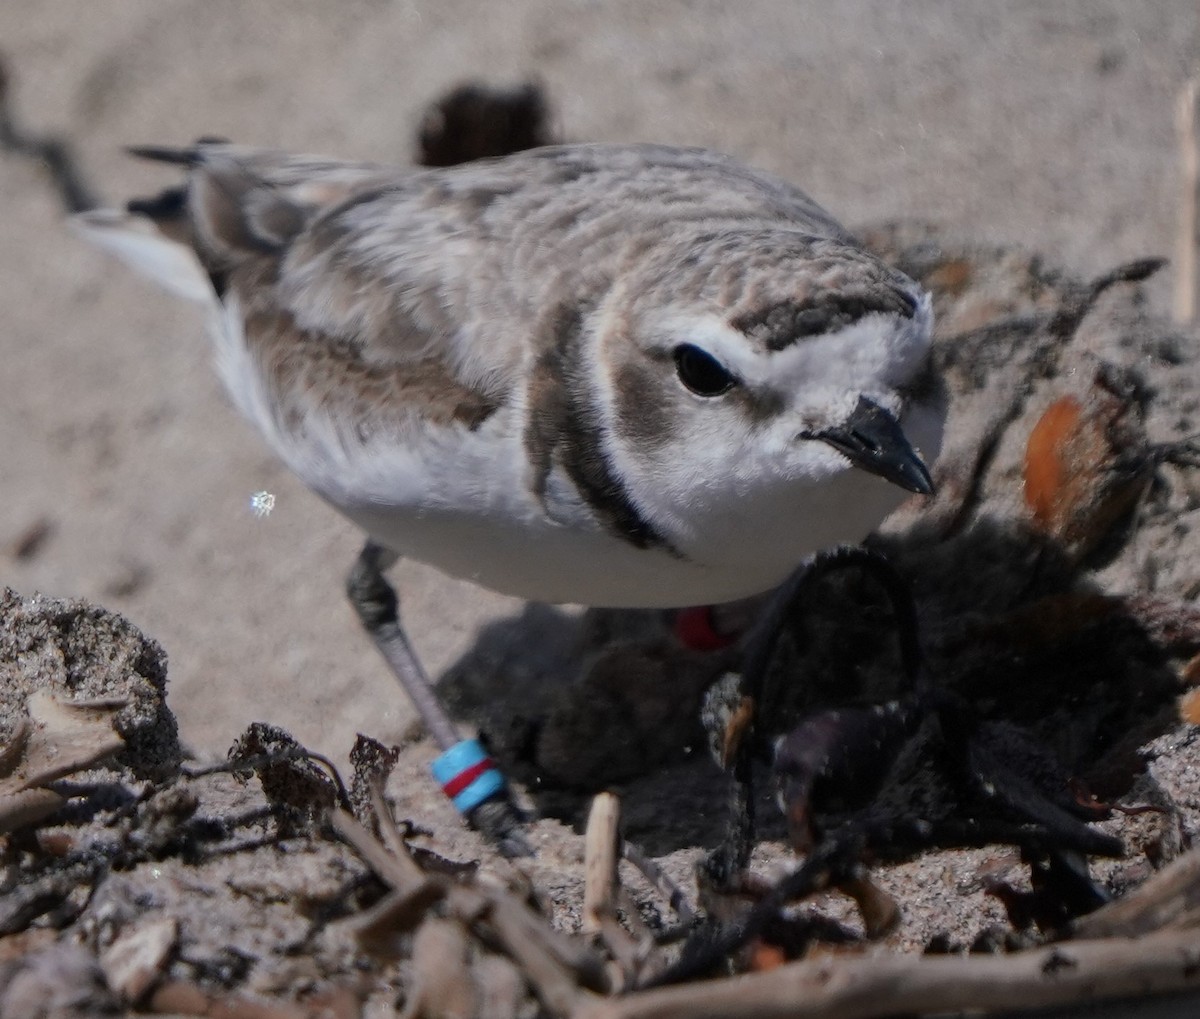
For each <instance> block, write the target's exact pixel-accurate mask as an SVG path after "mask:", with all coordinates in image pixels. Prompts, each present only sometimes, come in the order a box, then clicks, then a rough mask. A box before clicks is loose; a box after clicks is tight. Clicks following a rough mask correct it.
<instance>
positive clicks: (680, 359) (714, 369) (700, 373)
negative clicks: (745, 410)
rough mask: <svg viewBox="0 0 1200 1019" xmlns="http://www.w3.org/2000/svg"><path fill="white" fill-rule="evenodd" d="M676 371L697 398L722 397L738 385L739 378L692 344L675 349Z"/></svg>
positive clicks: (685, 344)
mask: <svg viewBox="0 0 1200 1019" xmlns="http://www.w3.org/2000/svg"><path fill="white" fill-rule="evenodd" d="M675 371H676V372H677V373H678V375H679V381H680V382H682V383H683V384H684V385H685V386H687V388H688V389H690V390H691V391H692V392H693V393H695V394H696V395H697V396H721V395H722V394H724V393H728V392H729V390H731V389H732V388H733V387H734V386H736V385H737V381H738V380H737V378H736V376H734V375H733V374H732V373H731V372H730V371H729V370H728V369H727V368H726V367H725V366H724V365H723V364H721V362H720V361H718V360H717V359H716V358H715V357H713V356H712V354H710V353H708V352H707V351H705V350H701V349H700V348H699V347H697V346H695V345H693V344H691V343H683V344H680V346H678V347H676V348H675Z"/></svg>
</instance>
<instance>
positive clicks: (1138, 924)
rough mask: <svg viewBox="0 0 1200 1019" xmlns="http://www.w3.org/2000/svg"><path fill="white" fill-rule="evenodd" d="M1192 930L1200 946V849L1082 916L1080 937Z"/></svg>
mask: <svg viewBox="0 0 1200 1019" xmlns="http://www.w3.org/2000/svg"><path fill="white" fill-rule="evenodd" d="M1188 929H1190V930H1192V931H1193V932H1195V935H1196V941H1197V943H1198V944H1200V849H1193V850H1192V851H1191V852H1189V853H1185V854H1184V855H1183V856H1180V857H1179V858H1178V859H1176V860H1172V861H1171V863H1169V864H1168V865H1167V866H1165V867H1164V868H1163V869H1162V870H1160V871H1159V872H1158V873H1157V874H1155V875H1154V876H1153V877H1150V878H1147V879H1146V880H1145V881H1144V882H1142V884H1140V885H1138V886H1137V887H1136V888H1134V889H1133V890H1132V891H1130V892H1127V893H1126V894H1125V895H1124V896H1122V897H1121V898H1119V899H1114V900H1113V901H1112V902H1110V903H1108V904H1107V905H1105V906H1101V907H1100V908H1099V909H1097V910H1096V911H1095V912H1094V913H1088V914H1087V915H1086V916H1081V917H1080V918H1079V919H1078V920H1076V921H1075V923H1074V924H1073V925H1072V928H1071V930H1072V934H1073V935H1074V936H1075V937H1077V938H1134V937H1137V936H1138V935H1140V934H1147V933H1150V932H1152V931H1166V930H1178V931H1183V930H1188Z"/></svg>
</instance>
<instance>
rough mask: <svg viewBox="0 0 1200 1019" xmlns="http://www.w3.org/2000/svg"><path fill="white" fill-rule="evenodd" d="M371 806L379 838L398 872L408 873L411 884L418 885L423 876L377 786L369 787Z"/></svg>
mask: <svg viewBox="0 0 1200 1019" xmlns="http://www.w3.org/2000/svg"><path fill="white" fill-rule="evenodd" d="M371 806H372V807H373V808H374V810H375V816H376V817H377V818H378V819H379V836H380V838H381V839H382V841H383V844H384V845H385V846H386V847H387V848H388V850H389V851H390V852H391V854H392V856H394V857H395V858H396V859H397V860H398V861H399V864H400V867H399V870H404V871H406V872H407V873H408V875H409V881H410V882H411V883H414V884H415V883H419V882H420V881H422V880H423V879H424V877H425V874H424V872H423V871H422V870H421V867H420V865H419V864H418V863H417V861H416V860H414V859H413V856H412V853H411V852H409V849H408V843H407V842H405V841H404V837H403V836H402V835H401V834H400V830H399V828H397V827H396V819H395V818H394V817H393V816H392V810H391V808H390V807H389V806H388V805H387V800H385V799H384V798H383V792H382V791H381V790H380V788H379V786H377V785H372V786H371ZM399 870H398V871H397V873H399Z"/></svg>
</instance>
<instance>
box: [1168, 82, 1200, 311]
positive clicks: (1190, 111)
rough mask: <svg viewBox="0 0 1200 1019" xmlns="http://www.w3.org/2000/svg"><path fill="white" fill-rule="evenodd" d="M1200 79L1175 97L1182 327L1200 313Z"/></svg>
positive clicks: (1175, 306) (1176, 308) (1178, 293)
mask: <svg viewBox="0 0 1200 1019" xmlns="http://www.w3.org/2000/svg"><path fill="white" fill-rule="evenodd" d="M1198 93H1200V78H1192V79H1191V80H1190V81H1188V82H1187V83H1186V84H1185V85H1184V86H1183V89H1182V90H1181V91H1180V93H1179V100H1178V103H1177V104H1176V107H1175V130H1176V133H1177V134H1178V137H1179V169H1180V188H1181V191H1180V195H1179V220H1178V224H1179V225H1178V231H1179V232H1178V234H1177V235H1176V240H1175V299H1174V301H1173V309H1172V310H1173V311H1174V315H1175V321H1176V322H1179V323H1180V324H1182V325H1186V324H1188V323H1190V322H1194V321H1195V320H1196V315H1197V312H1198V311H1200V264H1198V263H1200V102H1197V94H1198Z"/></svg>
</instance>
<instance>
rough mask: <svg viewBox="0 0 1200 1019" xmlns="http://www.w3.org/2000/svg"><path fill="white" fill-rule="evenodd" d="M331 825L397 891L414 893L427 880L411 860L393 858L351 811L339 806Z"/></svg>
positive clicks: (330, 820)
mask: <svg viewBox="0 0 1200 1019" xmlns="http://www.w3.org/2000/svg"><path fill="white" fill-rule="evenodd" d="M329 823H330V825H332V827H333V830H334V831H335V832H336V833H337V836H338V838H340V839H341V840H342V841H343V842H345V843H346V844H347V845H348V846H350V848H351V849H353V850H354V851H355V852H356V853H358V855H359V856H361V857H362V858H363V860H365V861H366V864H367V866H368V867H370V868H371V869H372V870H373V871H375V873H376V874H377V875H379V878H380V880H381V881H383V882H384V883H385V884H388V885H390V886H391V887H392V888H395V889H396V890H397V891H398V892H411V891H413V890H414V889H416V888H417V886H419V885H420V884H421V883H422V882H424V881H425V875H424V874H423V873H422V871H421V868H420V867H418V866H417V865H416V863H415V862H414V861H413V859H412V857H409V858H408V859H407V861H405V860H403V859H402V858H401V857H399V856H393V855H392V854H391V853H390V852H388V850H387V848H386V847H385V846H384V844H383V843H382V842H380V841H379V840H378V839H377V838H376V837H375V836H374V835H372V834H371V833H370V832H369V831H367V829H366V828H365V827H363V825H362V824H361V823H360V822H359V821H358V820H357V819H356V818H355V817H354V815H353V814H351V813H350V812H349V811H347V810H342V809H341V808H340V807H339V808H337V809H336V810H332V811H330V813H329Z"/></svg>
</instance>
